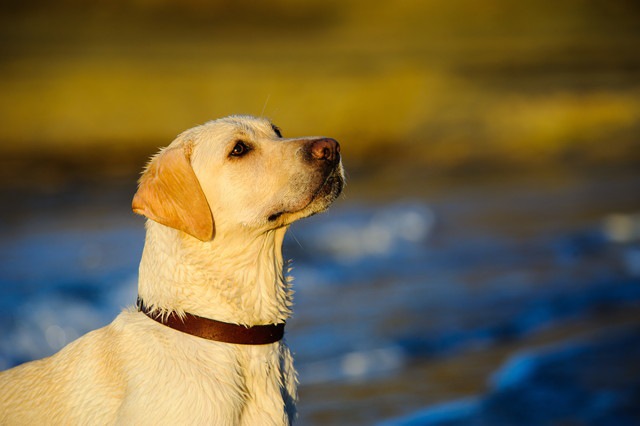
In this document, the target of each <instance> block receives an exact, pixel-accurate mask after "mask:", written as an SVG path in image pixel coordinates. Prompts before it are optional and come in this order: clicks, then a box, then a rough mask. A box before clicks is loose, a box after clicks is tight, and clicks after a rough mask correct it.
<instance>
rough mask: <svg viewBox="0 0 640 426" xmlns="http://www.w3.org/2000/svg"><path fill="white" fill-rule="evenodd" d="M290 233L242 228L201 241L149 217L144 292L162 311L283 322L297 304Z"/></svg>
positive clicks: (228, 319) (141, 290)
mask: <svg viewBox="0 0 640 426" xmlns="http://www.w3.org/2000/svg"><path fill="white" fill-rule="evenodd" d="M285 232H286V228H279V229H276V230H271V231H267V232H264V233H260V234H251V233H249V232H245V233H243V232H238V233H233V235H230V236H225V235H220V236H218V235H216V237H215V238H214V240H213V241H211V242H201V241H198V240H196V239H195V238H192V237H190V236H188V235H186V234H184V233H181V232H180V231H177V230H175V229H171V228H168V227H166V226H163V225H160V224H158V223H155V222H153V221H147V235H146V239H145V246H144V251H143V253H142V260H141V261H140V270H139V280H138V294H139V296H140V297H141V298H142V299H143V300H144V302H145V303H146V304H147V305H148V306H152V307H154V308H158V309H160V310H161V311H167V312H176V313H178V314H182V313H185V312H188V313H191V314H194V315H198V316H202V317H206V318H211V319H215V320H218V321H224V322H229V323H235V324H242V325H249V326H251V325H261V324H275V323H281V322H283V321H285V320H286V319H287V318H288V317H289V316H290V314H291V303H292V300H291V298H292V291H291V289H290V285H289V282H288V279H287V278H286V277H285V276H284V270H283V268H284V264H283V259H282V241H283V238H284V234H285Z"/></svg>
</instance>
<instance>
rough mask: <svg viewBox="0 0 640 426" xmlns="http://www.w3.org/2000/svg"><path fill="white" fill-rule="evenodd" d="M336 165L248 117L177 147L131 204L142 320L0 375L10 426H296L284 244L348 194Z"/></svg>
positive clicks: (321, 141) (326, 153)
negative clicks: (139, 226) (138, 219)
mask: <svg viewBox="0 0 640 426" xmlns="http://www.w3.org/2000/svg"><path fill="white" fill-rule="evenodd" d="M339 152H340V147H339V145H338V143H337V142H336V141H335V140H333V139H329V138H323V137H308V138H299V139H284V138H282V136H281V134H280V131H279V129H278V128H277V127H276V126H274V125H273V124H271V122H269V121H268V120H266V119H263V118H255V117H249V116H231V117H227V118H223V119H220V120H216V121H211V122H208V123H206V124H204V125H201V126H198V127H195V128H193V129H190V130H187V131H185V132H184V133H182V134H180V135H179V136H178V137H177V138H176V140H175V141H174V142H173V143H171V144H170V145H169V146H168V147H166V148H165V149H163V150H161V151H160V153H159V154H157V155H156V156H155V157H153V158H152V160H151V161H150V163H149V165H148V166H147V168H146V170H145V171H144V173H143V175H142V177H141V178H140V184H139V188H138V191H137V193H136V195H135V197H134V200H133V210H134V211H135V212H136V213H139V214H142V215H144V216H146V217H147V218H148V219H149V220H147V224H146V230H147V233H146V240H145V246H144V252H143V254H142V259H141V262H140V270H139V284H138V291H139V303H138V309H130V310H128V311H124V312H122V313H121V314H120V315H118V317H117V318H116V319H115V320H114V321H113V322H112V323H111V324H110V325H108V326H106V327H104V328H102V329H99V330H96V331H93V332H90V333H88V334H87V335H85V336H84V337H82V338H80V339H78V340H76V341H75V342H73V343H71V344H69V345H68V346H66V347H65V348H63V349H62V350H61V351H60V352H58V353H57V354H55V355H53V356H51V357H49V358H45V359H42V360H38V361H34V362H30V363H27V364H23V365H21V366H18V367H15V368H13V369H10V370H7V371H5V372H3V373H0V424H2V425H13V424H17V425H36V424H60V425H78V424H83V425H87V424H91V425H102V424H122V425H161V424H167V425H178V424H184V425H201V424H208V425H282V424H290V423H291V422H292V421H293V419H294V417H295V402H296V399H297V394H296V373H295V371H294V369H293V365H292V357H291V354H290V352H289V349H288V348H287V346H286V345H285V343H284V342H283V341H282V340H280V339H281V337H282V332H283V328H284V322H285V321H286V319H287V318H288V317H289V315H290V313H291V293H292V292H291V290H290V287H289V283H288V280H287V278H286V277H285V272H284V271H283V268H284V264H283V259H282V240H283V237H284V234H285V232H286V230H287V228H288V226H289V224H291V223H292V222H293V221H295V220H297V219H300V218H303V217H306V216H310V215H312V214H315V213H318V212H320V211H323V210H325V209H326V208H327V207H328V206H329V204H331V202H333V200H335V199H336V197H337V196H338V195H339V194H340V192H341V190H342V186H343V182H344V178H343V169H342V164H341V160H340V153H339Z"/></svg>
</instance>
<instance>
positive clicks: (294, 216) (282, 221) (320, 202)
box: [268, 171, 344, 226]
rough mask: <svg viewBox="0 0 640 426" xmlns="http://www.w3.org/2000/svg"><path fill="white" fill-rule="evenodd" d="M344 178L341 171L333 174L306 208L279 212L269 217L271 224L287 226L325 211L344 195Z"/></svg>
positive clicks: (311, 198) (307, 203) (306, 203)
mask: <svg viewBox="0 0 640 426" xmlns="http://www.w3.org/2000/svg"><path fill="white" fill-rule="evenodd" d="M343 187H344V178H343V177H342V174H341V173H340V172H339V171H335V172H334V173H331V174H330V175H329V177H327V179H326V180H325V181H324V183H323V184H322V185H321V186H320V187H319V188H318V189H317V190H316V191H315V192H314V193H313V194H312V195H311V197H309V201H308V202H305V203H304V207H302V208H301V209H298V210H295V211H289V212H277V213H275V214H272V215H270V216H269V218H268V220H269V222H274V223H277V224H278V226H287V225H289V224H291V223H293V222H295V221H296V220H298V219H302V218H305V217H309V216H313V215H314V214H317V213H321V212H323V211H325V210H326V209H327V208H329V206H330V205H331V203H333V202H334V201H335V200H336V199H337V198H338V197H339V196H340V194H341V193H342V188H343Z"/></svg>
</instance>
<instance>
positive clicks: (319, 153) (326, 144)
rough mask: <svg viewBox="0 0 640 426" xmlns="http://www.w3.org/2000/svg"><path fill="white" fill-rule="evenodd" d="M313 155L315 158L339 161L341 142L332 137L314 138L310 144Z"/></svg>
mask: <svg viewBox="0 0 640 426" xmlns="http://www.w3.org/2000/svg"><path fill="white" fill-rule="evenodd" d="M309 152H310V153H311V157H312V158H314V159H315V160H326V161H329V162H337V161H339V160H340V144H339V143H338V141H337V140H335V139H331V138H322V139H316V140H314V141H313V142H312V143H311V145H310V146H309Z"/></svg>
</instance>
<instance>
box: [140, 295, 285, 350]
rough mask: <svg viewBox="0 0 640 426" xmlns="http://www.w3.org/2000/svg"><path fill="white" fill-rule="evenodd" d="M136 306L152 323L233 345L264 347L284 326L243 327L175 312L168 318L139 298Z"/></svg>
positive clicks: (278, 334)
mask: <svg viewBox="0 0 640 426" xmlns="http://www.w3.org/2000/svg"><path fill="white" fill-rule="evenodd" d="M136 304H137V306H138V311H140V312H142V313H144V314H145V315H146V316H148V317H149V318H151V319H152V320H154V321H157V322H159V323H160V324H163V325H166V326H167V327H170V328H173V329H174V330H178V331H181V332H183V333H187V334H191V335H192V336H197V337H201V338H203V339H208V340H215V341H217V342H225V343H234V344H237V345H266V344H269V343H275V342H277V341H279V340H281V339H282V337H283V336H284V323H280V324H269V325H254V326H244V325H238V324H230V323H227V322H221V321H216V320H212V319H209V318H203V317H199V316H197V315H193V314H189V313H186V314H185V315H184V317H183V318H181V317H179V316H178V314H176V313H175V312H171V313H170V314H168V315H167V314H162V313H159V312H153V311H152V310H151V309H150V308H148V307H147V306H146V305H145V304H144V302H143V301H142V299H140V298H138V301H137V303H136Z"/></svg>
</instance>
